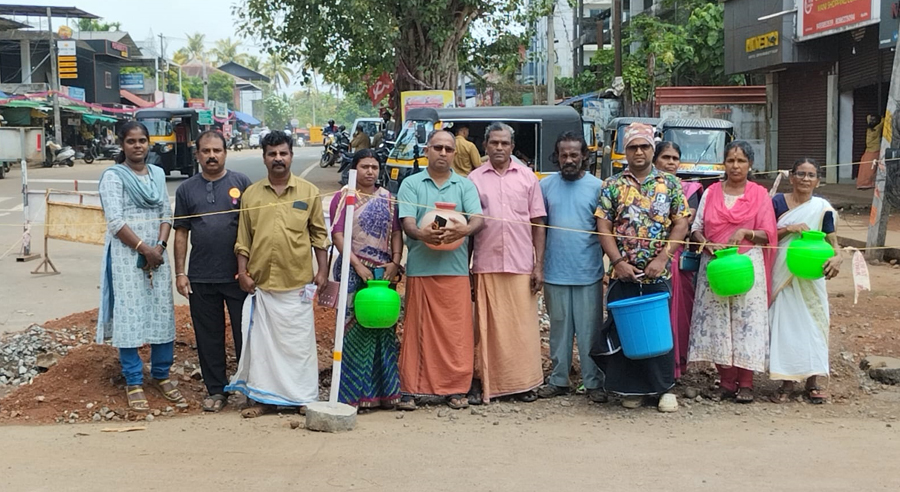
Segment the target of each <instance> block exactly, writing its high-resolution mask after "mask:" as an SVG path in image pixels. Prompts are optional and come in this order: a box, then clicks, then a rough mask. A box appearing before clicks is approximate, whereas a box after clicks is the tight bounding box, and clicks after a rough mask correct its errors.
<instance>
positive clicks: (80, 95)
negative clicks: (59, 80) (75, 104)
mask: <svg viewBox="0 0 900 492" xmlns="http://www.w3.org/2000/svg"><path fill="white" fill-rule="evenodd" d="M67 89H68V92H69V97H70V98H72V99H75V100H78V101H84V89H83V88H81V87H68V88H67Z"/></svg>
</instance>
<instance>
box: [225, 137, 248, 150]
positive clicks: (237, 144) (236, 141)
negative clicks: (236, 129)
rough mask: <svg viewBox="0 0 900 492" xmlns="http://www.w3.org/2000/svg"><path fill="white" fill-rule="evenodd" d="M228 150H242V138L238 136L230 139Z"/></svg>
mask: <svg viewBox="0 0 900 492" xmlns="http://www.w3.org/2000/svg"><path fill="white" fill-rule="evenodd" d="M228 150H236V151H241V150H244V137H242V136H240V135H235V136H233V137H231V145H229V146H228Z"/></svg>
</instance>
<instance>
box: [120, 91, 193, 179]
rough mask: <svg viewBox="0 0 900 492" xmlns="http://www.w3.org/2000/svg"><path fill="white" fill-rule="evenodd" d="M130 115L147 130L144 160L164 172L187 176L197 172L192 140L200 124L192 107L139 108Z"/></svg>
mask: <svg viewBox="0 0 900 492" xmlns="http://www.w3.org/2000/svg"><path fill="white" fill-rule="evenodd" d="M134 117H135V119H137V120H138V121H140V122H141V123H143V124H144V126H146V127H147V130H148V131H149V132H150V151H149V152H148V154H147V162H148V163H150V164H155V165H157V166H159V167H161V168H162V169H163V171H165V173H166V175H167V176H168V175H169V174H171V172H172V171H178V172H180V173H181V174H182V175H183V176H188V177H190V176H193V175H194V173H196V172H199V170H200V166H199V164H198V163H197V159H196V156H195V154H194V143H195V142H196V140H197V137H198V136H199V135H200V126H199V125H198V123H197V118H198V114H197V111H196V110H195V109H187V108H185V109H155V108H154V109H142V110H139V111H138V112H137V113H135V115H134Z"/></svg>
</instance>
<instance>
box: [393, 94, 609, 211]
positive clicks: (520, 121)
mask: <svg viewBox="0 0 900 492" xmlns="http://www.w3.org/2000/svg"><path fill="white" fill-rule="evenodd" d="M495 121H499V122H501V123H506V124H507V125H509V126H510V127H512V129H513V131H514V132H515V136H514V137H513V140H514V143H515V149H514V150H513V156H514V157H515V158H517V159H518V160H519V161H521V162H522V163H523V164H525V165H528V166H529V167H531V168H532V169H533V170H534V172H535V174H536V175H537V176H538V178H542V177H544V176H547V175H549V174H552V173H556V172H559V168H558V167H557V166H556V165H555V164H552V163H551V161H550V156H551V154H552V153H553V150H554V148H553V147H554V145H555V144H556V138H557V137H558V136H559V134H560V133H563V132H567V131H569V132H573V133H575V134H576V135H579V136H582V137H583V136H584V135H583V127H582V121H581V116H580V115H579V114H578V112H577V111H575V110H574V109H573V108H572V107H570V106H485V107H477V108H442V109H433V108H417V109H411V110H410V111H409V113H408V114H407V116H406V120H405V121H404V122H403V127H402V129H401V130H400V134H399V135H398V136H397V140H396V144H395V146H394V149H393V150H392V151H391V153H390V155H389V156H388V159H387V166H386V170H387V177H386V178H385V181H386V184H387V187H388V189H389V190H390V191H391V193H397V190H399V189H400V183H401V182H402V181H403V179H404V178H406V176H409V175H410V174H414V173H416V172H419V171H420V170H421V169H423V168H425V167H426V166H427V165H428V162H427V160H426V158H425V154H424V149H425V145H426V142H427V139H428V135H430V134H431V132H433V131H435V130H449V131H451V132H452V131H453V126H454V125H460V124H463V123H465V124H466V125H467V126H468V127H469V139H470V140H471V141H472V142H473V143H474V144H475V146H476V147H477V148H478V150H479V152H480V153H481V154H484V132H485V130H486V129H487V127H488V125H490V124H491V123H492V122H495ZM591 157H592V156H589V162H590V161H592V160H594V159H592V158H591Z"/></svg>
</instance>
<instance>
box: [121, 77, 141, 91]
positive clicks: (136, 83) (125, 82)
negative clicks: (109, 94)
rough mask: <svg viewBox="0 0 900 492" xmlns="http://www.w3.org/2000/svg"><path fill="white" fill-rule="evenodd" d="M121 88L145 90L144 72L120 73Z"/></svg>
mask: <svg viewBox="0 0 900 492" xmlns="http://www.w3.org/2000/svg"><path fill="white" fill-rule="evenodd" d="M119 88H120V89H125V90H129V91H130V90H139V91H142V90H144V74H142V73H120V74H119Z"/></svg>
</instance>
